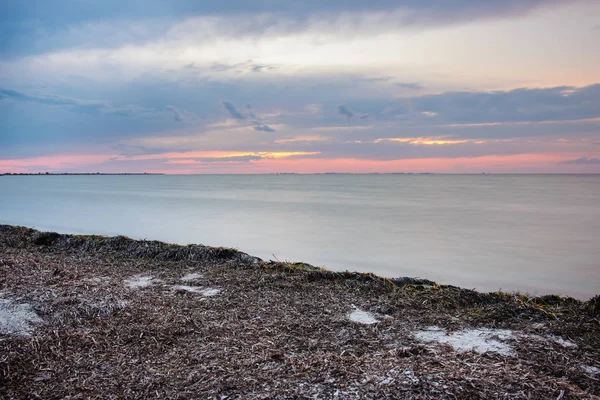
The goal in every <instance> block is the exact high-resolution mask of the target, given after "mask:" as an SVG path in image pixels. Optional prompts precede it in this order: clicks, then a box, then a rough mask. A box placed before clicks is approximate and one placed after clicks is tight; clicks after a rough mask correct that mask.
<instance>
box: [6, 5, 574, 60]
mask: <svg viewBox="0 0 600 400" xmlns="http://www.w3.org/2000/svg"><path fill="white" fill-rule="evenodd" d="M572 2H574V1H572ZM565 3H567V1H565V0H486V1H485V2H482V1H481V0H457V1H452V2H440V1H419V0H406V1H401V2H399V1H397V0H374V1H364V0H329V1H317V0H308V1H302V2H298V1H294V0H281V1H273V0H257V1H253V2H250V3H249V2H247V1H245V0H233V1H227V2H223V1H219V0H204V1H196V2H194V1H189V0H172V1H169V2H168V4H167V3H165V2H163V1H158V0H148V1H144V2H141V1H131V2H123V1H120V0H105V1H103V2H91V1H79V0H55V1H52V2H47V1H36V2H34V3H23V2H18V1H3V2H0V24H1V25H2V26H7V27H10V29H6V30H5V31H6V32H3V33H5V34H6V35H5V36H6V38H3V40H2V42H0V52H4V53H12V54H14V53H23V52H29V53H30V54H31V53H33V52H38V53H43V52H45V51H48V50H49V49H56V48H73V47H81V46H83V45H85V46H100V45H103V46H106V47H114V46H115V45H118V44H122V43H123V42H144V41H147V40H148V39H154V38H156V37H157V36H158V37H160V36H164V35H175V34H177V33H178V32H179V31H180V29H177V27H176V26H174V25H175V24H174V23H173V21H181V20H182V19H192V20H194V19H199V18H203V21H204V23H197V22H196V21H191V22H190V24H191V25H195V26H196V29H197V30H202V29H206V30H213V31H214V30H215V28H221V30H225V33H228V34H229V35H230V36H233V35H244V34H252V33H268V32H273V31H275V32H277V31H280V32H281V31H283V32H289V31H301V30H304V29H306V27H307V26H308V25H310V24H311V23H317V24H319V23H323V22H321V20H322V19H323V16H327V17H331V15H336V14H342V18H345V19H346V20H347V23H348V24H350V25H352V21H353V20H355V15H356V14H359V13H372V14H374V15H376V16H377V15H378V16H379V18H380V19H385V18H384V17H385V16H388V17H389V19H390V20H395V25H397V26H401V27H413V26H439V25H449V24H453V23H456V22H461V21H469V22H471V21H474V20H478V19H490V18H501V17H507V16H515V15H523V14H527V13H529V12H531V11H532V10H535V9H537V8H541V7H550V6H556V5H560V4H565ZM64 10H68V12H64ZM231 16H234V17H231ZM224 19H228V21H226V22H222V20H224ZM315 20H316V22H315Z"/></svg>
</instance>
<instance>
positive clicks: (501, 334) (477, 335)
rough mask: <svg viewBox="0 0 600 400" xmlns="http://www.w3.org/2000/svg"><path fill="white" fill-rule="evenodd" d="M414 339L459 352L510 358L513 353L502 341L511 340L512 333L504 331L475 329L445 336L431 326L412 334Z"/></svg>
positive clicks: (440, 330)
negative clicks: (490, 354) (438, 344)
mask: <svg viewBox="0 0 600 400" xmlns="http://www.w3.org/2000/svg"><path fill="white" fill-rule="evenodd" d="M413 335H414V336H415V338H417V339H419V340H420V341H422V342H426V343H446V344H449V345H450V346H452V348H453V349H454V350H456V351H459V352H467V351H474V352H476V353H479V354H484V353H487V352H491V353H498V354H500V355H503V356H510V355H512V354H513V353H514V352H513V350H512V348H511V347H510V346H509V345H508V344H507V343H505V342H504V341H506V340H509V339H512V338H513V332H512V331H509V330H506V329H489V328H475V329H464V330H462V331H457V332H453V333H451V334H447V333H446V331H445V330H443V329H442V328H438V327H437V326H431V327H429V328H427V329H426V330H424V331H417V332H414V333H413Z"/></svg>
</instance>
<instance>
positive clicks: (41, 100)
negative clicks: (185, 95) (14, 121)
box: [0, 89, 181, 117]
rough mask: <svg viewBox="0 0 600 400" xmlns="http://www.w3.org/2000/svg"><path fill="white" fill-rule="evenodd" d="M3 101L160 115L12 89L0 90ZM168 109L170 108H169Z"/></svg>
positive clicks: (123, 114)
mask: <svg viewBox="0 0 600 400" xmlns="http://www.w3.org/2000/svg"><path fill="white" fill-rule="evenodd" d="M3 99H10V100H14V101H21V102H30V103H38V104H43V105H48V106H59V107H66V108H68V109H69V110H72V111H75V112H79V113H85V114H96V115H116V116H121V117H129V116H133V115H144V114H146V115H152V114H158V111H157V110H153V109H149V108H145V107H141V106H137V105H127V106H121V107H116V106H113V105H112V104H110V103H108V102H106V101H100V100H82V99H77V98H73V97H67V96H61V95H57V94H28V93H24V92H20V91H17V90H12V89H0V100H3ZM166 109H169V108H168V107H167V108H166ZM171 111H172V110H171ZM180 117H181V116H180Z"/></svg>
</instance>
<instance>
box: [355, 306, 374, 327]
mask: <svg viewBox="0 0 600 400" xmlns="http://www.w3.org/2000/svg"><path fill="white" fill-rule="evenodd" d="M348 319H349V320H350V321H352V322H356V323H358V324H364V325H372V324H376V323H377V322H379V320H378V319H377V318H376V317H375V314H373V313H370V312H368V311H363V310H361V309H358V308H357V309H355V310H353V311H351V312H349V313H348Z"/></svg>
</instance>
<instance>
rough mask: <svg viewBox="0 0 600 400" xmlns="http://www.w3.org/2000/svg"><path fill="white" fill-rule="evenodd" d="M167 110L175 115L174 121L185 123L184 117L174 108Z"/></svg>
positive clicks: (169, 107) (168, 107)
mask: <svg viewBox="0 0 600 400" xmlns="http://www.w3.org/2000/svg"><path fill="white" fill-rule="evenodd" d="M165 110H167V111H170V112H171V113H172V114H173V119H174V120H175V121H178V122H182V121H183V117H182V116H181V113H180V112H179V110H178V109H177V108H175V107H174V106H166V107H165Z"/></svg>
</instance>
